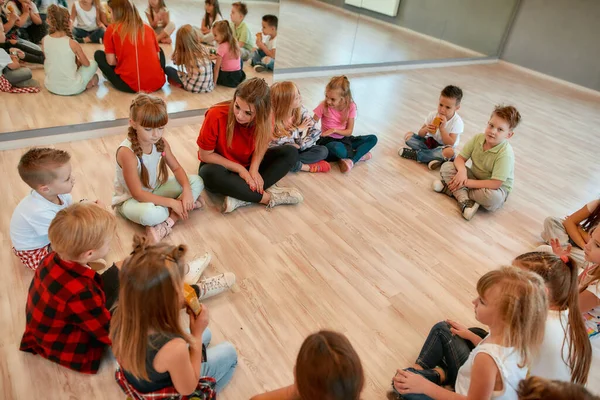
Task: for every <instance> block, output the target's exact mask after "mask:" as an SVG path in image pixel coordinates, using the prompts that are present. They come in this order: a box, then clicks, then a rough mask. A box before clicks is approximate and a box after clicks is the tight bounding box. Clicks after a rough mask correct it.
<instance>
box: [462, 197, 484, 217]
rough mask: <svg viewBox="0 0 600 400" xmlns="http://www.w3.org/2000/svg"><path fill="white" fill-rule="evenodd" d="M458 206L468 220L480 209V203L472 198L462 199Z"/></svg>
mask: <svg viewBox="0 0 600 400" xmlns="http://www.w3.org/2000/svg"><path fill="white" fill-rule="evenodd" d="M458 206H459V207H460V212H461V213H462V216H463V218H464V219H466V220H467V221H470V220H471V218H473V216H474V215H475V213H476V212H477V210H478V209H479V203H476V202H474V201H473V200H471V199H469V200H465V201H461V202H460V203H458Z"/></svg>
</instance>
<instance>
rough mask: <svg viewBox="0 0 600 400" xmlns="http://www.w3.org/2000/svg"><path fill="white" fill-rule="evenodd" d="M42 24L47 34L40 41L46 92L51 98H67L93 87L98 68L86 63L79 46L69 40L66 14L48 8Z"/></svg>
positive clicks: (89, 61) (96, 81)
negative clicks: (47, 30) (58, 96)
mask: <svg viewBox="0 0 600 400" xmlns="http://www.w3.org/2000/svg"><path fill="white" fill-rule="evenodd" d="M46 22H47V23H48V29H49V32H50V34H49V35H48V36H46V37H45V38H44V40H43V41H42V48H43V50H44V55H45V57H46V59H45V61H44V71H45V72H46V80H45V82H44V83H45V86H46V89H48V91H50V92H52V93H54V94H58V95H62V96H70V95H74V94H79V93H81V92H83V91H84V90H86V89H89V88H91V87H94V86H96V85H97V84H98V75H96V70H97V69H98V64H97V63H96V61H94V60H89V59H88V58H87V56H86V55H85V53H84V52H83V50H82V49H81V46H80V45H79V43H77V42H76V41H75V40H73V37H72V35H71V30H70V29H69V11H68V10H67V9H66V8H64V7H61V6H57V5H56V4H52V5H51V6H50V7H48V17H47V20H46Z"/></svg>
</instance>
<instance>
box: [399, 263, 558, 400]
mask: <svg viewBox="0 0 600 400" xmlns="http://www.w3.org/2000/svg"><path fill="white" fill-rule="evenodd" d="M477 294H478V296H477V298H475V300H473V304H474V306H475V318H476V319H477V320H478V321H479V322H481V323H482V324H485V325H487V326H488V327H489V334H488V335H487V336H485V337H484V338H483V339H481V338H480V337H479V336H477V335H476V334H474V333H473V332H472V331H471V330H469V329H467V328H466V327H465V326H463V325H460V324H458V323H456V322H454V321H446V322H441V323H438V324H436V325H434V327H433V329H432V330H431V331H430V333H429V336H428V337H427V339H426V341H425V344H424V345H423V348H422V350H421V353H420V354H419V357H418V358H417V360H416V362H415V364H414V366H413V367H412V368H407V369H405V370H400V369H399V370H398V371H397V372H396V375H395V376H394V378H393V380H392V388H393V392H390V394H389V396H388V398H400V397H397V396H399V395H401V396H402V397H401V398H402V399H406V400H411V399H415V400H416V399H420V400H423V399H446V398H452V399H477V400H483V399H486V400H487V399H497V400H509V399H515V398H516V397H517V395H516V390H517V386H518V384H519V382H520V381H521V380H522V379H524V378H525V376H526V375H527V367H528V366H529V365H530V364H531V363H532V361H533V360H535V359H536V357H537V355H538V353H539V350H540V346H541V344H542V341H543V339H544V323H545V321H546V316H547V313H548V299H547V297H546V288H545V285H544V281H543V280H542V278H541V277H540V276H539V275H537V274H534V273H533V272H529V271H526V270H523V269H520V268H516V267H502V268H500V269H497V270H494V271H490V272H488V273H487V274H485V275H483V276H482V277H481V278H480V279H479V281H478V282H477ZM466 340H469V341H471V342H472V344H473V345H475V347H474V348H473V349H472V350H471V347H470V346H467V344H466V343H465V341H466ZM442 385H444V386H454V387H455V393H451V392H450V391H448V389H446V388H444V387H442Z"/></svg>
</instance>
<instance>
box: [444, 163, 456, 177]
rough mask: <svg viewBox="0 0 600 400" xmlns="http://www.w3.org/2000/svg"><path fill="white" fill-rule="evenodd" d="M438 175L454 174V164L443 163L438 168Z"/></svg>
mask: <svg viewBox="0 0 600 400" xmlns="http://www.w3.org/2000/svg"><path fill="white" fill-rule="evenodd" d="M440 173H441V174H448V173H450V174H451V173H456V167H455V166H454V162H453V161H446V162H445V163H443V164H442V167H441V168H440Z"/></svg>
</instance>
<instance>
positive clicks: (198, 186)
mask: <svg viewBox="0 0 600 400" xmlns="http://www.w3.org/2000/svg"><path fill="white" fill-rule="evenodd" d="M188 180H189V181H190V187H191V188H192V193H193V194H194V195H195V197H196V198H197V197H198V196H199V195H200V192H202V189H204V181H203V180H202V178H201V177H200V176H198V175H188Z"/></svg>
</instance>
